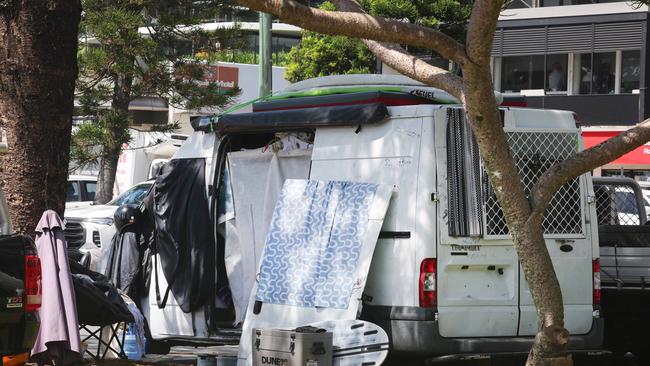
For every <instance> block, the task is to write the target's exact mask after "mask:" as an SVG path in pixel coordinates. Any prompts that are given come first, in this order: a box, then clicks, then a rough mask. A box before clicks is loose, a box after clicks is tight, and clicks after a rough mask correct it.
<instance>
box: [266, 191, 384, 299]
mask: <svg viewBox="0 0 650 366" xmlns="http://www.w3.org/2000/svg"><path fill="white" fill-rule="evenodd" d="M378 187H379V185H378V184H373V183H357V182H336V181H316V180H312V181H308V180H293V179H292V180H287V181H286V182H285V184H284V187H283V188H282V193H281V194H280V198H279V199H278V202H277V204H276V206H275V211H274V213H273V219H272V220H271V226H270V228H269V233H268V235H267V237H266V244H265V246H264V254H263V257H262V264H261V267H260V277H259V284H258V289H257V296H256V300H258V301H262V302H266V303H272V304H283V305H294V306H302V307H325V308H336V309H344V308H347V307H348V303H349V300H350V295H351V293H352V288H353V285H354V283H353V281H354V273H355V270H356V267H357V262H358V259H359V253H360V250H361V246H362V244H363V239H364V236H365V232H366V228H367V225H368V216H369V215H368V213H369V210H370V205H371V203H372V202H373V198H374V196H375V193H376V192H377V188H378Z"/></svg>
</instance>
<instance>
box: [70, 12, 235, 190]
mask: <svg viewBox="0 0 650 366" xmlns="http://www.w3.org/2000/svg"><path fill="white" fill-rule="evenodd" d="M82 4H83V9H84V11H83V14H82V19H81V26H80V36H81V40H82V44H81V47H80V49H79V52H78V61H79V79H78V82H77V100H78V103H79V104H80V105H81V106H80V107H79V108H78V110H77V114H79V115H83V116H85V117H86V118H89V119H90V122H87V123H81V124H80V126H79V127H78V129H77V130H76V131H75V133H74V134H73V144H72V149H71V153H72V158H73V159H74V160H75V161H76V162H77V163H78V164H81V165H83V164H84V163H88V162H94V161H96V159H99V165H100V167H99V178H98V189H97V193H96V195H95V202H97V203H105V202H107V201H109V200H110V199H111V197H112V194H113V185H114V182H115V173H116V169H117V163H118V158H119V155H120V153H121V149H122V146H123V144H125V143H128V142H129V140H130V135H129V132H128V126H129V124H130V121H129V115H128V111H129V103H130V102H131V101H133V100H134V99H136V98H138V97H143V96H157V97H162V98H165V99H166V100H167V101H168V102H169V104H171V105H174V106H181V107H183V108H186V109H195V108H200V107H221V106H224V105H226V104H228V103H229V102H230V100H231V97H232V96H233V95H234V94H235V93H236V90H234V91H233V90H228V91H226V90H223V89H221V88H220V87H219V85H217V83H215V82H212V81H210V82H205V80H206V78H205V74H206V72H207V71H208V69H207V68H206V64H205V63H204V62H201V61H199V60H198V59H197V58H196V57H195V56H194V55H195V54H197V53H202V52H203V53H204V52H210V51H212V50H215V49H216V48H218V47H221V48H230V47H239V46H240V45H241V44H242V42H243V41H242V37H241V35H240V32H239V31H238V29H237V28H236V27H235V28H228V29H226V28H224V29H219V30H216V31H215V30H212V31H206V30H204V29H203V28H202V27H201V25H202V24H204V23H205V22H206V21H208V20H214V19H218V18H219V17H223V16H224V15H231V14H233V13H234V12H236V9H235V8H233V6H232V4H231V3H230V2H229V1H193V0H83V1H82ZM173 127H175V126H174V125H173V124H172V125H171V126H165V128H167V129H169V128H173Z"/></svg>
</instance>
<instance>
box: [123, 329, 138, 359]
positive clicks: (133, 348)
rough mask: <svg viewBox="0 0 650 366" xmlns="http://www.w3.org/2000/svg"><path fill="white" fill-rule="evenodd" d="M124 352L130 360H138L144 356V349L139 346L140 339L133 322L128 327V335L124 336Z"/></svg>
mask: <svg viewBox="0 0 650 366" xmlns="http://www.w3.org/2000/svg"><path fill="white" fill-rule="evenodd" d="M124 353H126V357H128V358H129V360H133V361H138V360H139V359H140V358H142V350H141V349H140V347H138V340H137V336H136V332H135V328H134V326H133V324H129V326H128V327H127V328H126V335H125V336H124Z"/></svg>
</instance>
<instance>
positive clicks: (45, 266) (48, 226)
mask: <svg viewBox="0 0 650 366" xmlns="http://www.w3.org/2000/svg"><path fill="white" fill-rule="evenodd" d="M64 228H65V226H64V225H63V222H62V220H61V218H60V217H59V215H58V214H57V213H56V212H54V211H52V210H47V211H45V212H44V213H43V215H42V216H41V220H40V221H39V222H38V225H37V226H36V249H37V251H38V257H39V258H40V260H41V271H42V277H41V281H42V287H43V293H42V298H41V303H42V305H41V307H40V309H39V310H38V316H39V318H40V321H41V325H40V328H39V331H38V336H37V338H36V343H34V347H33V348H32V360H33V361H35V362H38V363H39V364H43V363H49V364H54V365H57V366H59V365H66V364H71V363H74V362H77V361H79V360H80V358H81V342H80V339H79V322H78V320H77V305H76V298H75V293H74V286H73V283H72V275H71V274H70V264H69V263H68V255H67V247H68V245H67V243H66V241H65V237H64V235H63V229H64Z"/></svg>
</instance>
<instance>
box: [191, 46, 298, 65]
mask: <svg viewBox="0 0 650 366" xmlns="http://www.w3.org/2000/svg"><path fill="white" fill-rule="evenodd" d="M195 56H196V57H197V58H198V59H199V60H201V61H206V62H207V63H210V64H214V63H216V62H218V61H223V62H235V63H240V64H257V63H258V61H259V60H258V58H257V54H256V53H255V52H253V51H247V50H236V49H233V50H219V51H215V52H201V53H197V54H196V55H195ZM271 59H272V60H273V66H287V65H288V64H289V52H284V51H280V52H275V53H273V54H272V55H271Z"/></svg>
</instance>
